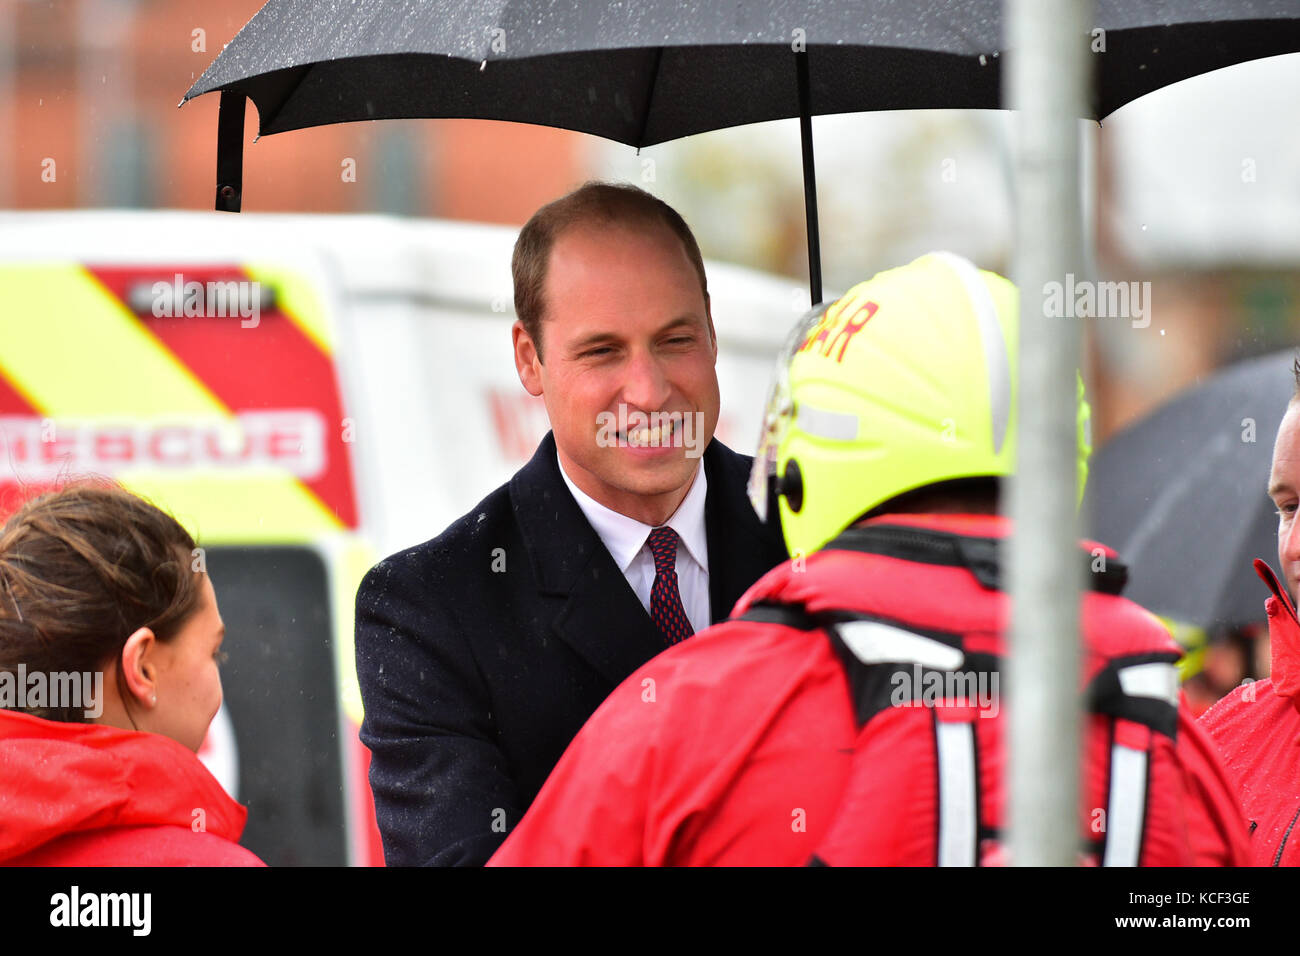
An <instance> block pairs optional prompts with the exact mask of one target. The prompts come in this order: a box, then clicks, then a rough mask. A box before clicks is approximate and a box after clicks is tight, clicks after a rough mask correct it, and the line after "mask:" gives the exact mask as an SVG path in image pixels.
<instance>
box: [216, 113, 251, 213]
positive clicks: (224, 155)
mask: <svg viewBox="0 0 1300 956" xmlns="http://www.w3.org/2000/svg"><path fill="white" fill-rule="evenodd" d="M243 198H244V94H243V93H233V92H231V91H230V90H222V91H221V106H220V108H219V110H218V111H217V204H216V209H217V212H239V208H240V205H241V203H242V201H243Z"/></svg>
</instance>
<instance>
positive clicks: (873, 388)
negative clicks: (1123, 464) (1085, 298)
mask: <svg viewBox="0 0 1300 956" xmlns="http://www.w3.org/2000/svg"><path fill="white" fill-rule="evenodd" d="M1018 309H1019V301H1018V294H1017V290H1016V287H1015V285H1013V284H1012V283H1011V282H1009V281H1008V280H1006V279H1004V278H1002V277H1001V276H999V275H997V274H995V273H992V272H988V271H984V270H981V269H977V268H976V267H975V266H974V265H972V264H971V263H970V262H969V261H967V260H966V259H963V258H961V257H960V256H957V255H954V254H952V253H948V252H933V253H930V254H928V255H925V256H922V257H921V258H919V259H917V260H916V261H914V262H912V263H910V264H908V265H906V266H902V267H900V268H897V269H890V270H888V271H886V272H881V273H879V274H878V275H876V276H875V277H874V278H871V279H868V280H867V281H866V282H862V283H859V284H858V285H856V286H854V287H853V288H852V289H850V290H849V291H848V292H847V293H846V294H845V295H844V296H842V297H841V298H839V299H837V300H836V301H834V302H831V303H829V304H825V305H822V306H819V307H817V308H815V309H813V310H811V311H810V312H808V313H807V314H806V315H805V316H804V317H803V318H802V319H800V321H799V323H798V324H797V325H796V327H795V329H794V331H793V332H792V333H791V335H790V338H789V340H788V341H787V343H786V347H785V349H784V350H783V353H782V356H781V358H780V360H779V362H778V367H777V375H776V380H775V382H774V384H773V387H772V391H771V396H770V398H769V400H768V408H767V413H766V415H765V416H764V422H763V434H762V436H761V439H760V442H759V448H758V453H757V455H756V456H755V459H754V470H753V473H752V475H751V476H750V482H749V494H750V500H751V501H752V502H753V504H754V508H755V510H756V511H757V512H758V514H759V516H760V518H763V519H764V520H767V519H768V504H769V495H770V494H772V493H773V492H775V496H776V498H777V501H778V507H779V509H780V520H781V528H782V531H783V533H784V535H785V541H786V545H787V546H788V548H789V550H790V554H791V555H793V556H798V555H806V554H809V553H811V552H812V551H815V550H817V549H818V548H820V547H822V546H823V545H825V544H826V543H827V542H828V541H830V540H831V539H832V538H834V537H835V536H836V535H837V534H839V533H840V532H841V531H843V530H844V529H845V528H847V527H848V526H849V525H851V524H853V522H855V521H857V520H858V519H859V518H860V517H861V516H862V515H864V514H865V513H866V512H868V511H870V510H871V509H873V508H875V507H876V506H877V505H880V504H882V503H884V502H886V501H888V500H890V499H891V498H894V497H896V496H898V495H901V494H903V493H904V492H908V491H912V490H914V489H917V488H922V487H924V486H926V485H930V484H935V483H936V482H941V481H950V480H953V479H958V478H971V477H979V476H994V477H1002V476H1004V475H1009V474H1011V473H1012V471H1013V470H1014V466H1015V454H1016V434H1017V427H1016V425H1017V420H1016V389H1017V380H1018V377H1017V374H1016V361H1017V355H1018V341H1019V312H1018ZM1078 389H1079V414H1078V433H1079V495H1080V499H1081V498H1082V494H1083V483H1084V480H1085V479H1086V476H1087V458H1088V454H1089V452H1090V451H1091V448H1090V447H1089V438H1088V423H1089V416H1090V411H1089V408H1088V404H1087V402H1086V401H1085V400H1084V397H1083V380H1082V378H1081V377H1080V378H1079V379H1078Z"/></svg>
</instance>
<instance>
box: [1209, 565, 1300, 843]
mask: <svg viewBox="0 0 1300 956" xmlns="http://www.w3.org/2000/svg"><path fill="white" fill-rule="evenodd" d="M1255 571H1256V573H1257V574H1258V575H1259V576H1260V577H1261V578H1263V580H1264V583H1265V584H1267V585H1268V586H1269V589H1270V590H1271V591H1272V592H1273V596H1272V597H1270V598H1269V599H1268V600H1267V601H1266V602H1265V603H1264V609H1265V611H1266V612H1267V613H1268V635H1269V648H1270V653H1271V655H1272V666H1271V668H1270V673H1271V677H1270V678H1269V679H1268V680H1262V681H1256V682H1254V683H1247V684H1244V685H1243V686H1241V687H1238V688H1237V689H1236V690H1234V691H1233V692H1232V693H1231V694H1228V695H1227V696H1226V697H1224V698H1223V699H1222V700H1220V701H1219V702H1218V703H1216V704H1215V705H1214V706H1213V707H1211V708H1210V709H1209V710H1207V711H1206V712H1205V714H1204V715H1202V717H1201V724H1202V726H1204V727H1205V729H1206V730H1207V731H1208V732H1209V734H1210V737H1211V738H1212V739H1213V740H1214V742H1215V743H1216V744H1217V745H1218V747H1219V751H1220V753H1222V755H1223V759H1224V762H1225V763H1226V764H1227V766H1228V768H1229V771H1230V772H1232V773H1233V774H1234V775H1235V777H1236V779H1237V781H1238V786H1239V790H1238V794H1239V797H1240V801H1241V807H1242V810H1243V812H1244V813H1245V816H1246V820H1247V821H1248V822H1249V826H1250V863H1251V865H1252V866H1296V865H1298V864H1300V827H1297V823H1300V620H1297V618H1296V610H1295V606H1294V605H1293V604H1292V603H1291V598H1290V597H1289V596H1288V595H1287V593H1286V589H1285V588H1284V587H1282V585H1281V583H1280V582H1279V581H1278V580H1277V576H1276V575H1274V574H1273V570H1272V569H1271V568H1270V567H1269V566H1268V565H1267V564H1266V563H1264V562H1263V561H1258V560H1257V561H1256V562H1255Z"/></svg>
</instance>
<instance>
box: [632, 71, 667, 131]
mask: <svg viewBox="0 0 1300 956" xmlns="http://www.w3.org/2000/svg"><path fill="white" fill-rule="evenodd" d="M663 57H664V48H663V47H662V46H658V47H655V65H654V67H653V69H651V70H650V88H649V89H648V90H647V91H646V95H645V103H644V104H643V105H642V107H641V130H640V132H638V133H637V137H636V148H637V149H638V150H639V149H640V148H641V145H642V143H643V142H644V141H645V131H646V128H647V127H648V126H649V125H650V104H651V103H653V102H654V98H655V88H656V87H657V86H658V85H659V61H660V60H662V59H663Z"/></svg>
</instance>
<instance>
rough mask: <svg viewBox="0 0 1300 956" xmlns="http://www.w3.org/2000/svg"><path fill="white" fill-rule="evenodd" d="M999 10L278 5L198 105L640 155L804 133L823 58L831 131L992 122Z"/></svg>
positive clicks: (234, 44) (395, 1)
mask: <svg viewBox="0 0 1300 956" xmlns="http://www.w3.org/2000/svg"><path fill="white" fill-rule="evenodd" d="M998 7H999V0H865V2H863V0H858V2H851V3H850V2H845V0H811V2H808V0H749V2H745V3H713V2H707V0H696V2H694V3H691V2H686V3H683V2H682V0H635V2H627V0H586V2H582V3H556V2H554V0H495V2H493V0H487V2H485V0H426V2H408V0H360V2H352V0H271V2H269V3H267V4H266V5H265V6H264V7H263V8H262V9H261V10H260V11H259V12H258V13H257V15H256V16H254V17H253V18H252V19H251V20H250V21H249V22H248V24H247V25H246V26H245V27H244V28H243V29H242V30H241V31H240V32H239V34H238V35H237V36H236V37H235V39H234V40H232V41H231V43H230V44H229V45H228V46H227V47H226V48H225V50H223V51H222V53H221V54H220V55H219V56H218V57H217V59H216V60H215V61H214V62H213V63H212V65H211V66H210V67H209V68H208V69H207V70H206V71H205V72H204V73H203V75H202V76H200V77H199V79H198V81H197V82H196V83H195V84H194V86H193V87H192V88H191V89H190V91H189V92H188V93H186V94H185V99H186V100H189V99H191V98H193V97H195V96H199V95H201V94H203V93H208V92H212V91H214V90H233V91H237V92H239V93H242V94H244V95H245V96H247V97H249V98H250V99H252V100H253V102H254V103H256V104H257V110H258V117H259V123H260V133H261V134H262V135H265V134H269V133H280V132H284V131H286V130H292V129H301V128H303V127H307V126H319V125H322V124H326V123H341V122H348V121H350V120H366V119H395V118H402V117H444V118H449V117H457V118H470V119H495V120H513V121H516V122H521V123H536V124H540V125H544V126H556V127H561V128H564V129H572V130H578V131H580V132H584V133H592V134H594V135H596V136H603V137H605V138H607V139H612V140H616V141H618V142H620V143H626V144H628V145H629V146H637V147H640V146H650V145H653V144H655V143H662V142H665V141H667V140H671V139H677V138H678V137H681V136H689V135H691V134H693V133H702V132H705V131H707V130H713V129H720V128H723V127H727V126H737V125H740V124H744V123H757V122H761V121H763V120H772V119H782V118H787V117H793V116H798V115H799V98H798V91H797V89H796V82H795V56H794V54H795V53H796V52H798V51H799V50H806V51H810V52H811V56H810V63H811V68H810V79H811V81H812V89H811V94H812V101H813V102H812V105H813V107H814V110H815V112H816V113H818V114H820V113H838V112H849V111H855V110H876V109H913V108H918V109H919V108H927V107H936V106H954V107H985V108H990V109H992V108H996V107H997V106H998V102H997V97H998V71H997V63H996V62H995V61H994V59H993V54H994V53H995V52H996V51H997V50H998V45H999V43H998V41H999V36H998V30H999V26H998V24H999V19H998ZM866 49H870V50H872V53H871V55H870V56H864V55H863V51H864V50H866ZM981 55H984V62H983V63H981V61H980V57H981Z"/></svg>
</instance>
